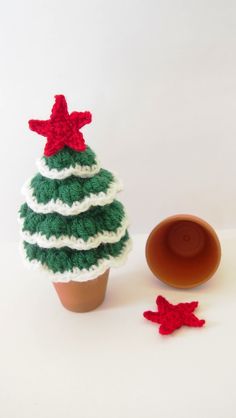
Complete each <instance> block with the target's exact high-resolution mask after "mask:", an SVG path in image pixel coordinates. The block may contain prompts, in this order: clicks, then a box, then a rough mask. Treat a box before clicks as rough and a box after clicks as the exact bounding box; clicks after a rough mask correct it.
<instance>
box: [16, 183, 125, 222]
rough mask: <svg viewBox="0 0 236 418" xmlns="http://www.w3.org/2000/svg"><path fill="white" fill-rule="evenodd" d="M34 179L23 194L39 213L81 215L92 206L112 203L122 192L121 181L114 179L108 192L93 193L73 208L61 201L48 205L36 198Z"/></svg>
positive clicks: (25, 186) (75, 203)
mask: <svg viewBox="0 0 236 418" xmlns="http://www.w3.org/2000/svg"><path fill="white" fill-rule="evenodd" d="M31 181H32V178H30V179H29V180H28V181H27V182H26V183H25V184H24V186H23V188H22V193H23V195H24V196H25V199H26V202H27V204H28V206H29V207H30V208H31V209H32V210H33V211H34V212H37V213H51V212H57V213H60V214H61V215H64V216H70V215H79V213H82V212H85V211H86V210H88V209H89V208H90V206H104V205H107V204H109V203H111V202H113V200H114V199H115V197H116V194H117V193H118V192H120V191H121V190H122V184H121V181H120V180H119V179H118V178H116V177H114V178H113V181H112V182H111V184H110V186H109V187H108V189H107V191H106V192H100V193H97V194H94V193H91V194H90V195H89V196H87V197H85V198H84V199H83V200H81V201H76V202H74V203H73V204H72V206H69V205H67V204H66V203H63V202H62V201H61V200H60V199H57V200H50V201H49V202H48V203H46V204H44V203H38V201H37V199H36V197H35V196H34V195H33V188H32V187H31Z"/></svg>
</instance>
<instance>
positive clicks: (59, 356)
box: [0, 0, 236, 418]
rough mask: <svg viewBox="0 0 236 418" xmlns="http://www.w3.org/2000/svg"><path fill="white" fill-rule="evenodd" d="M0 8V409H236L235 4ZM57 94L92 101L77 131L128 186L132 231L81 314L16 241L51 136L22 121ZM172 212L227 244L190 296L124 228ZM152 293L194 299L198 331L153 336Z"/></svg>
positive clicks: (189, 416) (223, 414) (211, 414)
mask: <svg viewBox="0 0 236 418" xmlns="http://www.w3.org/2000/svg"><path fill="white" fill-rule="evenodd" d="M0 8H1V10H0V57H1V65H0V121H1V147H0V150H1V152H0V188H1V205H0V226H1V239H2V244H1V243H0V254H1V275H0V417H1V418H108V417H109V418H157V417H160V418H173V417H175V418H235V417H236V398H235V376H236V361H235V352H236V339H235V318H236V303H235V289H236V287H235V283H236V282H235V271H236V263H235V248H236V235H235V230H233V228H236V216H235V214H236V199H235V179H236V164H235V155H236V123H235V110H236V109H235V101H236V78H235V74H236V54H235V51H236V24H235V22H236V3H235V1H227V0H221V1H220V0H212V1H210V0H196V1H194V0H185V1H184V0H182V1H180V0H163V1H160V0H146V1H145V0H136V1H135V0H133V1H131V0H120V1H112V0H110V1H109V0H100V1H95V0H94V1H91V0H84V1H80V0H75V1H69V0H67V1H60V0H54V1H51V0H44V1H39V0H38V1H32V0H31V1H25V0H22V1H19V2H18V1H4V2H3V1H1V2H0ZM58 93H63V94H65V95H66V97H67V99H68V104H69V109H70V111H73V110H81V111H82V110H91V111H92V113H93V124H92V125H89V126H87V127H85V128H84V129H83V131H84V133H85V137H86V139H87V143H88V144H89V145H90V146H91V147H92V148H93V149H94V150H95V151H96V152H97V155H98V157H99V158H100V159H101V160H102V162H103V165H104V167H105V168H108V169H111V170H115V171H117V172H118V173H119V174H120V177H121V178H122V179H123V181H124V184H125V191H124V193H123V194H122V196H121V200H122V201H123V202H124V203H125V206H126V208H127V211H128V213H129V216H130V219H131V222H132V236H133V238H134V250H133V252H132V254H131V256H130V258H129V260H128V262H127V264H126V265H125V266H124V267H123V268H121V269H118V270H114V271H112V272H111V275H110V279H109V287H108V292H107V297H106V300H105V303H104V304H103V305H102V306H101V307H100V308H99V309H98V310H96V311H94V312H91V313H88V314H85V315H78V314H73V313H71V312H68V311H66V310H65V309H63V308H62V307H61V305H60V303H59V301H58V299H57V296H56V293H55V292H54V290H53V287H52V285H51V284H50V283H49V282H48V281H47V280H45V279H44V278H43V277H42V276H41V275H40V273H33V274H32V273H31V272H29V271H27V270H26V269H25V268H24V266H23V264H22V262H21V260H20V257H19V254H18V250H17V244H16V241H18V240H19V234H18V226H17V222H16V218H17V215H16V212H17V208H18V207H19V205H20V202H22V198H21V196H20V188H21V185H22V184H23V182H24V180H25V179H26V178H27V177H29V176H31V175H32V174H33V173H34V171H35V169H36V168H35V160H36V158H38V157H39V156H40V155H41V154H42V152H43V147H44V144H45V139H44V138H43V137H40V136H39V135H37V134H35V133H32V132H30V131H29V130H28V127H27V121H28V119H30V118H39V119H40V118H41V119H47V118H48V117H49V115H50V111H51V107H52V105H53V96H54V94H58ZM177 212H188V213H194V214H196V215H198V216H201V217H203V218H204V219H206V220H207V221H209V222H210V223H211V224H212V225H213V226H215V227H216V229H217V231H218V232H219V236H220V239H221V243H222V248H223V259H222V263H221V267H220V269H219V270H218V272H217V274H216V275H215V277H214V279H212V280H210V281H209V282H208V283H206V284H204V285H203V286H200V287H198V288H196V289H191V290H187V291H181V290H178V291H177V290H175V289H172V288H169V287H167V286H165V285H163V284H161V282H159V281H158V280H156V279H154V278H153V276H152V274H151V273H150V271H149V270H148V267H147V265H146V263H145V257H144V246H145V240H146V237H147V235H140V236H139V235H134V233H138V232H142V233H143V232H145V233H148V232H149V231H150V229H151V228H152V227H153V226H154V225H155V224H156V223H157V222H158V221H160V220H161V219H162V218H164V217H166V216H168V215H171V214H175V213H177ZM227 228H228V231H224V232H222V231H220V230H222V229H227ZM229 228H231V229H232V231H230V230H229ZM8 240H9V241H15V243H9V244H7V241H8ZM159 293H161V294H163V295H164V296H166V297H167V298H168V299H169V300H170V301H171V302H173V303H178V302H182V301H191V300H199V302H200V305H199V308H198V310H197V312H196V314H197V315H198V316H199V318H204V319H206V321H207V322H206V326H205V327H203V328H202V329H193V328H182V329H181V330H179V331H177V332H176V333H175V334H173V335H172V336H169V337H162V336H159V335H158V333H157V327H156V326H155V325H154V324H151V323H149V322H147V321H145V320H144V318H143V317H142V313H143V311H144V310H146V309H152V310H154V309H155V298H156V296H157V294H159Z"/></svg>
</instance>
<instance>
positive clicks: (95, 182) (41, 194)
mask: <svg viewBox="0 0 236 418" xmlns="http://www.w3.org/2000/svg"><path fill="white" fill-rule="evenodd" d="M112 181H113V175H112V173H110V172H109V171H107V170H104V169H101V170H100V171H99V173H98V174H96V175H95V176H93V177H89V178H81V177H77V176H70V177H67V178H65V179H63V180H51V179H48V178H46V177H44V176H42V175H41V174H39V173H38V174H36V175H35V176H34V177H33V179H32V180H31V187H32V189H33V196H34V197H35V198H36V200H37V202H38V203H43V204H47V203H48V202H49V201H50V200H54V201H56V200H57V199H60V200H61V201H62V202H63V203H66V204H67V205H69V206H72V204H73V203H74V202H79V201H82V200H83V199H84V198H85V197H88V196H89V195H90V194H98V193H100V192H104V193H105V192H106V191H107V190H108V188H109V185H110V184H111V183H112Z"/></svg>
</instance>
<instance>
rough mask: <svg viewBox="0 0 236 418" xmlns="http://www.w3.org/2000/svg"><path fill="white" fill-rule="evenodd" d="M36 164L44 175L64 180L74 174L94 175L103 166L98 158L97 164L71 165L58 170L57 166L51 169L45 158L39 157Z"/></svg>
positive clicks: (84, 176)
mask: <svg viewBox="0 0 236 418" xmlns="http://www.w3.org/2000/svg"><path fill="white" fill-rule="evenodd" d="M36 165H37V168H38V170H39V172H40V174H42V176H44V177H47V178H49V179H55V180H62V179H65V178H67V177H69V176H72V175H73V176H78V177H82V178H86V177H93V176H94V175H95V174H97V173H98V172H99V171H100V168H101V165H100V162H99V161H98V160H96V164H93V165H91V166H89V165H80V164H76V166H75V167H72V166H71V167H68V168H63V169H62V170H57V169H56V168H52V169H50V168H49V167H48V166H47V164H46V163H45V160H44V159H43V158H40V159H38V160H37V161H36Z"/></svg>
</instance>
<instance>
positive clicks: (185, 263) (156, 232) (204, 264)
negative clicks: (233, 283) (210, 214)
mask: <svg viewBox="0 0 236 418" xmlns="http://www.w3.org/2000/svg"><path fill="white" fill-rule="evenodd" d="M146 259H147V263H148V265H149V268H150V270H151V271H152V272H153V274H154V275H155V276H156V277H157V278H159V279H160V280H161V281H163V282H164V283H167V284H168V285H170V286H173V287H177V288H183V289H184V288H191V287H195V286H198V285H200V284H202V283H204V282H206V281H207V280H209V279H210V278H211V277H212V276H213V274H214V273H215V272H216V270H217V268H218V266H219V264H220V259H221V246H220V242H219V239H218V237H217V235H216V232H215V231H214V229H213V228H212V227H211V225H209V224H208V223H207V222H205V221H204V220H202V219H200V218H198V217H197V216H193V215H175V216H171V217H169V218H167V219H165V220H163V221H162V222H161V223H160V224H158V225H157V226H156V227H155V228H154V229H153V230H152V232H151V233H150V235H149V237H148V240H147V243H146Z"/></svg>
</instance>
